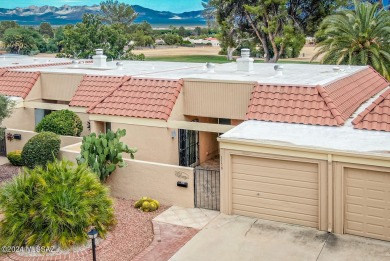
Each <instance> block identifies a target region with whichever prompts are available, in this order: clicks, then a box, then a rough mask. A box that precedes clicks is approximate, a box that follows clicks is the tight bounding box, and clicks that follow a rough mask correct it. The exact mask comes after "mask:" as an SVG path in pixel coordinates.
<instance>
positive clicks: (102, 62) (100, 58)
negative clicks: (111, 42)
mask: <svg viewBox="0 0 390 261" xmlns="http://www.w3.org/2000/svg"><path fill="white" fill-rule="evenodd" d="M95 51H96V55H94V56H92V59H93V66H94V67H106V66H107V56H105V55H103V49H96V50H95Z"/></svg>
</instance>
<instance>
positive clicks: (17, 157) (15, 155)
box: [7, 150, 23, 166]
mask: <svg viewBox="0 0 390 261" xmlns="http://www.w3.org/2000/svg"><path fill="white" fill-rule="evenodd" d="M7 158H8V160H9V162H10V163H11V164H12V165H14V166H23V160H22V151H21V150H15V151H11V152H10V153H8V154H7Z"/></svg>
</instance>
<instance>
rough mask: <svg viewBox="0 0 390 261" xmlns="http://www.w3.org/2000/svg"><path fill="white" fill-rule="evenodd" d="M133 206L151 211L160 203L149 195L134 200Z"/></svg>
mask: <svg viewBox="0 0 390 261" xmlns="http://www.w3.org/2000/svg"><path fill="white" fill-rule="evenodd" d="M134 207H135V208H138V209H140V210H142V211H144V212H152V211H155V210H157V209H158V208H159V207H160V203H159V202H158V201H157V200H154V199H151V198H149V197H142V198H141V199H140V200H138V201H137V202H135V204H134Z"/></svg>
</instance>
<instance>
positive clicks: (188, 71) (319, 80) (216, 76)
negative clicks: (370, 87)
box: [0, 59, 367, 86]
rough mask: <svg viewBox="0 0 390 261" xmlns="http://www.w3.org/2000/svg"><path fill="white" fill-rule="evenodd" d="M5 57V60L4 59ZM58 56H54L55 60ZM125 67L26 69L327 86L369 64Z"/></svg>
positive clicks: (129, 63) (125, 64)
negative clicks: (212, 68)
mask: <svg viewBox="0 0 390 261" xmlns="http://www.w3.org/2000/svg"><path fill="white" fill-rule="evenodd" d="M0 60H1V59H0ZM53 60H54V59H51V61H53ZM122 62H123V69H121V70H119V69H118V68H117V67H116V61H112V62H107V67H105V68H93V65H92V64H80V65H78V66H77V67H75V66H74V65H65V66H56V67H46V68H29V69H20V70H23V71H26V70H29V71H41V72H52V73H72V74H74V73H76V74H78V73H79V74H93V75H112V76H123V75H128V76H139V77H145V78H163V79H181V78H186V79H199V80H216V81H239V82H242V81H244V82H259V83H263V84H280V85H304V86H316V85H325V84H329V83H331V82H334V81H336V80H339V79H342V78H345V77H347V76H349V75H352V74H354V73H356V72H358V71H361V70H364V69H366V68H367V67H366V66H349V67H348V66H340V71H338V72H335V71H333V68H334V66H333V65H317V64H282V65H283V67H284V71H283V75H277V74H276V72H275V71H274V65H275V64H265V63H255V64H254V65H253V71H252V72H250V73H245V72H238V71H237V65H236V63H235V62H233V63H226V64H216V65H215V71H214V72H208V71H207V69H206V67H205V63H180V62H155V61H122Z"/></svg>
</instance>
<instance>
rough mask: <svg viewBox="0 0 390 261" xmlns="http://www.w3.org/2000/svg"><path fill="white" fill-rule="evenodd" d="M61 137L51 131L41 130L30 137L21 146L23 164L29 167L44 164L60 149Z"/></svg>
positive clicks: (55, 155)
mask: <svg viewBox="0 0 390 261" xmlns="http://www.w3.org/2000/svg"><path fill="white" fill-rule="evenodd" d="M60 145H61V139H60V137H59V136H58V135H57V134H55V133H52V132H42V133H39V134H38V135H36V136H34V137H32V138H31V139H30V140H29V141H27V143H26V144H25V145H24V147H23V151H22V160H23V164H24V165H25V166H27V167H29V168H34V167H36V166H46V164H47V163H48V162H50V161H53V160H54V159H55V158H56V157H57V155H58V152H59V151H60Z"/></svg>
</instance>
